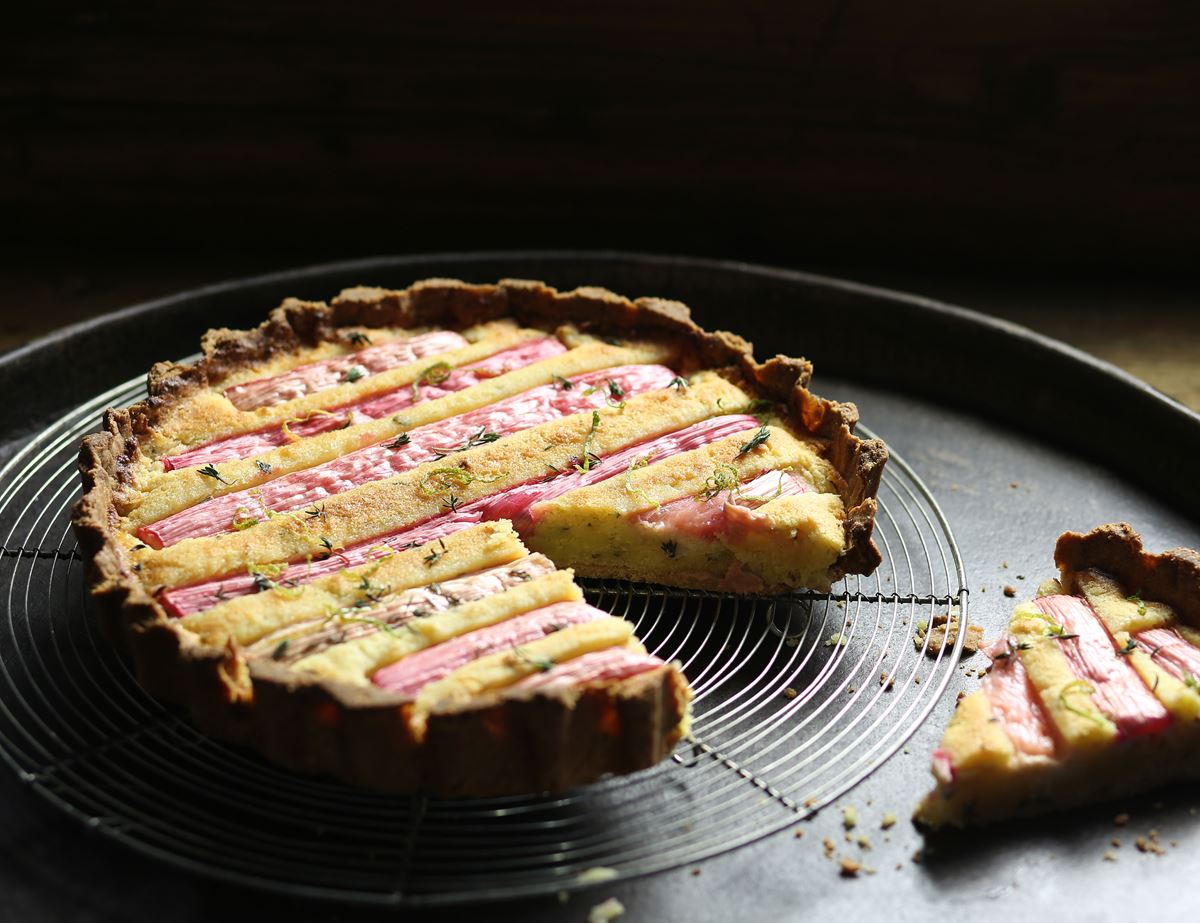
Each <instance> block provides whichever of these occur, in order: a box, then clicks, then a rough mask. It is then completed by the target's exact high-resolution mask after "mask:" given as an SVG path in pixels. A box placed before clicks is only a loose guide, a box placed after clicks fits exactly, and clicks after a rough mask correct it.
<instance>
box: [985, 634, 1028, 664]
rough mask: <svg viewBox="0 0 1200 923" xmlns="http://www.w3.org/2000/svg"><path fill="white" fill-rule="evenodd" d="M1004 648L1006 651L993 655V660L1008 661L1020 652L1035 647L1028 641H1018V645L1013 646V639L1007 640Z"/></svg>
mask: <svg viewBox="0 0 1200 923" xmlns="http://www.w3.org/2000/svg"><path fill="white" fill-rule="evenodd" d="M1004 646H1005V649H1004V650H1003V651H1001V652H1000V653H999V654H993V655H992V660H1008V659H1009V658H1010V657H1012V656H1013V655H1015V654H1016V653H1017V652H1018V651H1027V650H1029V649H1030V648H1031V647H1033V645H1032V644H1030V643H1029V642H1028V641H1018V642H1017V643H1016V644H1013V639H1012V638H1006V639H1005V641H1004Z"/></svg>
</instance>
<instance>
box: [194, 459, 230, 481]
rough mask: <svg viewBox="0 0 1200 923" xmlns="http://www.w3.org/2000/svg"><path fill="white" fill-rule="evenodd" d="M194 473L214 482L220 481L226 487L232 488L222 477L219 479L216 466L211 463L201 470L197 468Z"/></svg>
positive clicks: (219, 475) (219, 474) (219, 473)
mask: <svg viewBox="0 0 1200 923" xmlns="http://www.w3.org/2000/svg"><path fill="white" fill-rule="evenodd" d="M196 473H197V474H201V475H203V476H204V477H206V478H212V479H213V480H214V481H220V482H221V483H222V484H224V485H225V486H226V487H231V486H232V485H231V484H230V483H229V482H228V481H227V480H225V479H224V478H223V477H221V472H220V471H218V470H217V466H216V465H214V464H212V463H211V462H210V463H209V464H207V465H205V466H204V467H203V468H197V469H196Z"/></svg>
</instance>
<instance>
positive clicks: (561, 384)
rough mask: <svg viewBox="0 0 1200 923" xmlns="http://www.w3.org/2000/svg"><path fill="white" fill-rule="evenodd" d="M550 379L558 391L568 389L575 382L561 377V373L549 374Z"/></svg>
mask: <svg viewBox="0 0 1200 923" xmlns="http://www.w3.org/2000/svg"><path fill="white" fill-rule="evenodd" d="M550 380H551V381H552V382H553V383H554V384H556V385H558V390H560V391H570V390H571V389H572V388H574V387H575V382H573V381H571V379H569V378H563V377H562V376H561V375H551V376H550Z"/></svg>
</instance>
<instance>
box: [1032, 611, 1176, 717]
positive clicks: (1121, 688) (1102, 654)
mask: <svg viewBox="0 0 1200 923" xmlns="http://www.w3.org/2000/svg"><path fill="white" fill-rule="evenodd" d="M1034 605H1036V606H1037V607H1038V609H1040V610H1041V611H1042V612H1043V613H1045V614H1046V615H1048V616H1049V617H1050V618H1052V619H1054V621H1056V622H1057V623H1058V624H1059V625H1061V626H1062V627H1063V629H1064V630H1065V632H1066V633H1067V634H1071V635H1078V637H1075V638H1064V639H1063V640H1062V641H1060V642H1058V643H1059V644H1061V645H1062V651H1063V653H1064V654H1065V655H1066V658H1067V661H1068V662H1069V663H1070V665H1071V671H1072V672H1073V673H1074V674H1075V675H1076V676H1078V677H1079V678H1080V679H1081V680H1083V681H1084V682H1086V683H1088V684H1089V685H1091V686H1092V688H1094V689H1095V692H1094V693H1092V701H1094V702H1095V703H1096V706H1097V707H1098V708H1099V709H1100V710H1101V711H1102V712H1103V713H1104V714H1105V715H1107V716H1108V717H1109V719H1111V720H1112V722H1113V723H1114V724H1115V725H1116V726H1117V730H1118V731H1119V732H1120V734H1121V735H1122V736H1129V737H1133V736H1136V735H1139V734H1152V733H1154V732H1156V731H1160V730H1162V729H1163V728H1164V727H1166V726H1167V725H1168V724H1170V723H1171V714H1170V712H1168V711H1167V709H1166V707H1165V706H1164V705H1163V704H1162V703H1161V702H1159V701H1158V699H1156V698H1155V697H1154V693H1152V692H1151V691H1150V690H1149V689H1147V688H1146V684H1145V683H1144V682H1143V681H1142V678H1141V676H1140V675H1139V674H1138V672H1137V670H1135V669H1134V668H1133V667H1132V666H1131V665H1130V663H1129V661H1128V659H1127V658H1125V657H1123V656H1122V655H1120V654H1118V653H1117V652H1116V650H1115V648H1114V645H1113V640H1112V637H1111V636H1110V635H1109V633H1108V629H1106V628H1105V627H1104V623H1103V622H1101V621H1100V619H1099V618H1098V617H1097V616H1096V613H1095V612H1094V611H1093V610H1092V607H1091V606H1089V605H1088V604H1087V601H1086V600H1084V599H1083V598H1081V597H1079V596H1040V597H1038V598H1037V599H1035V600H1034Z"/></svg>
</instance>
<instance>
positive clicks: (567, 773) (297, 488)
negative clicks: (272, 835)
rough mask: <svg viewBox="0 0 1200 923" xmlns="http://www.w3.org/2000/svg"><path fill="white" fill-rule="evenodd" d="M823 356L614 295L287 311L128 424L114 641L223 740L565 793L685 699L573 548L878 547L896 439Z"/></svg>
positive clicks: (454, 287)
mask: <svg viewBox="0 0 1200 923" xmlns="http://www.w3.org/2000/svg"><path fill="white" fill-rule="evenodd" d="M810 375H811V366H810V365H809V364H808V363H807V362H805V361H804V360H802V359H787V358H784V357H776V358H774V359H770V360H768V361H766V362H764V363H758V362H756V361H755V360H754V358H753V356H752V354H751V351H750V347H749V345H748V344H747V343H746V342H745V341H743V340H741V339H740V338H738V337H736V336H734V335H732V334H728V333H707V332H705V331H703V330H701V329H700V328H699V327H697V326H696V325H695V324H694V323H692V322H691V320H690V318H689V315H688V311H687V308H686V307H685V306H683V305H680V304H678V303H675V302H668V301H662V300H657V299H639V300H638V301H630V300H627V299H625V298H622V297H620V296H617V295H614V294H612V293H611V292H607V291H605V290H603V289H578V290H576V291H573V292H565V293H559V292H557V291H555V290H554V289H551V288H549V287H547V286H545V285H543V284H541V283H536V282H519V281H504V282H501V283H499V284H496V285H469V284H466V283H462V282H456V281H448V280H428V281H425V282H420V283H417V284H415V285H413V286H412V287H411V288H408V289H405V290H403V291H389V290H383V289H373V288H357V289H351V290H348V291H345V292H343V293H342V294H340V295H339V296H338V297H337V298H335V299H334V300H333V301H332V302H330V303H329V304H325V303H311V302H301V301H296V300H289V301H286V302H285V303H284V304H283V305H282V306H281V307H280V308H279V309H277V310H276V311H275V312H273V313H272V314H271V316H270V318H269V319H268V320H267V321H266V322H265V323H264V324H262V325H261V326H260V327H258V328H257V329H254V330H250V331H229V330H218V331H211V332H209V333H208V334H207V335H206V336H205V338H204V340H203V356H202V358H201V359H200V360H199V361H198V362H197V363H196V364H194V365H174V364H166V363H164V364H160V365H157V366H155V367H154V369H153V370H152V371H151V373H150V377H149V397H148V398H147V400H145V401H143V402H142V403H140V404H136V405H134V406H133V407H130V408H127V409H124V410H110V411H109V412H108V413H107V415H106V417H105V426H104V431H103V432H101V433H99V434H97V435H94V436H90V437H88V438H87V439H86V440H85V442H84V445H83V450H82V456H81V469H82V473H83V480H84V488H85V495H84V497H83V499H82V500H81V501H80V502H79V504H78V505H77V507H76V509H75V528H76V531H77V534H78V536H79V539H80V545H81V548H82V549H83V551H84V553H85V555H86V556H87V557H88V559H89V560H90V562H91V566H90V568H89V579H90V581H91V584H92V591H93V595H94V597H95V599H96V601H97V603H98V608H99V610H100V614H101V617H102V619H103V623H104V625H105V627H106V629H107V631H108V633H109V634H110V635H111V636H112V637H114V638H115V639H117V641H118V643H119V644H120V645H121V646H122V647H124V648H125V649H126V650H127V651H128V653H129V654H130V655H131V657H132V659H133V662H134V664H135V667H136V670H137V674H138V677H139V679H140V681H141V682H142V683H143V685H145V686H146V688H148V689H149V690H150V691H151V692H153V693H154V694H155V695H157V696H159V697H161V698H163V699H166V700H168V701H172V702H176V703H179V704H182V705H184V706H185V707H186V708H187V709H188V710H189V711H190V712H191V714H192V716H193V718H194V720H195V721H196V722H197V723H198V724H199V725H200V726H201V727H202V728H203V729H204V730H206V731H207V732H209V733H211V734H213V735H216V736H220V737H222V738H225V739H229V740H233V741H238V742H243V743H248V744H250V745H252V746H254V747H255V748H257V749H258V750H260V751H261V752H263V753H264V754H266V755H267V756H268V757H270V758H272V759H274V760H277V761H278V762H281V763H283V764H285V765H288V766H293V767H297V768H300V769H305V770H312V771H318V772H326V773H330V774H333V775H336V776H338V777H341V778H343V779H346V780H348V781H352V782H356V783H361V784H365V785H369V786H373V787H378V788H385V789H393V790H404V791H411V790H425V791H430V792H435V793H443V794H457V795H489V794H501V793H509V792H524V791H538V790H546V789H561V788H565V787H568V786H571V785H576V784H579V783H583V782H588V781H591V780H593V779H596V778H598V777H599V776H601V775H603V774H605V773H608V772H627V771H632V770H635V769H639V768H643V767H645V766H649V765H651V764H652V763H654V762H656V761H657V760H659V759H661V758H662V757H663V756H664V755H666V754H667V753H668V752H669V751H670V749H671V747H672V746H673V745H674V743H675V742H676V741H677V740H678V739H679V737H680V736H681V735H682V734H684V733H685V730H686V722H687V703H688V700H689V695H690V693H689V691H688V688H687V684H686V682H685V680H684V679H683V677H682V675H681V674H680V672H679V669H678V667H676V666H674V665H671V664H665V663H662V662H661V661H659V660H657V658H654V657H653V656H651V655H649V654H647V653H646V652H645V650H644V649H642V647H641V646H640V644H639V642H638V641H637V640H636V639H635V638H633V636H632V634H631V628H630V626H629V625H628V624H627V623H625V622H624V621H622V620H620V619H614V618H609V617H604V615H603V613H600V612H598V611H597V610H595V609H592V608H591V607H589V606H587V605H586V604H585V603H584V602H583V601H582V594H581V592H580V590H579V589H578V587H577V586H576V584H575V583H574V581H573V579H572V573H571V570H559V569H558V568H573V569H574V571H575V573H578V574H580V575H583V576H605V577H619V578H626V579H631V580H635V581H646V582H653V583H663V584H671V585H676V586H689V587H699V588H706V589H712V590H725V591H733V592H755V593H777V592H786V591H789V590H792V589H795V588H798V587H812V588H817V589H826V588H828V587H829V586H830V584H831V583H833V582H834V581H836V580H837V579H839V578H840V577H842V576H843V575H845V574H849V573H858V574H866V573H870V572H871V571H872V570H873V569H874V567H875V566H876V565H877V563H878V561H879V554H878V551H877V549H876V548H875V546H874V545H873V544H872V542H871V531H872V527H873V523H874V514H875V499H874V498H875V493H876V491H877V489H878V485H879V479H880V476H881V474H882V469H883V465H884V463H885V461H886V458H887V452H886V449H885V448H884V446H883V445H882V443H880V442H879V441H878V440H863V439H860V438H859V437H857V436H855V435H854V432H853V429H854V425H855V423H856V421H857V412H856V410H855V408H854V406H853V405H850V404H839V403H835V402H831V401H827V400H824V399H821V398H818V397H816V396H814V395H813V394H812V393H811V392H809V391H808V388H807V385H808V382H809V378H810Z"/></svg>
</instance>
